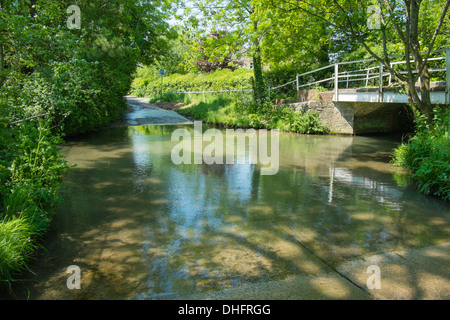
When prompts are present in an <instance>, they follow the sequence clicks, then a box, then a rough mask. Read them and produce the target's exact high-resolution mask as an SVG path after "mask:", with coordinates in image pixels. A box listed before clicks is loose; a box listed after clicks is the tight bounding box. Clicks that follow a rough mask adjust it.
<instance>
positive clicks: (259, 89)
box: [253, 46, 267, 104]
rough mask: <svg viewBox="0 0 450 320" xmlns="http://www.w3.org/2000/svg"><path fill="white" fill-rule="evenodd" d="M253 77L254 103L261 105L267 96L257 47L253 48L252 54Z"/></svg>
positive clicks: (259, 52) (259, 49)
mask: <svg viewBox="0 0 450 320" xmlns="http://www.w3.org/2000/svg"><path fill="white" fill-rule="evenodd" d="M253 75H254V77H255V90H254V92H255V101H256V103H258V104H259V103H263V102H264V101H265V100H266V99H267V94H266V87H265V85H264V78H263V74H262V62H261V48H260V47H259V46H258V47H256V48H255V53H254V54H253Z"/></svg>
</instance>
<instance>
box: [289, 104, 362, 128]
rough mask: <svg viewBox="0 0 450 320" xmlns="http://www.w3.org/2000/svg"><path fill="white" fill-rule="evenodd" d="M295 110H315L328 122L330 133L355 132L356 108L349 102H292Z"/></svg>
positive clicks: (323, 120)
mask: <svg viewBox="0 0 450 320" xmlns="http://www.w3.org/2000/svg"><path fill="white" fill-rule="evenodd" d="M291 107H292V108H295V111H297V112H299V111H301V110H303V111H308V110H314V111H316V112H318V113H319V117H320V119H321V120H322V122H324V123H325V124H326V126H327V127H328V130H329V131H330V133H338V134H354V130H353V122H354V113H355V112H354V108H353V106H352V105H351V104H348V103H334V102H331V101H330V102H319V101H306V102H297V103H292V104H291Z"/></svg>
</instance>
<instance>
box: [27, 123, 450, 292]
mask: <svg viewBox="0 0 450 320" xmlns="http://www.w3.org/2000/svg"><path fill="white" fill-rule="evenodd" d="M177 128H192V126H175V125H166V126H164V125H150V126H136V127H127V128H114V129H109V130H104V131H102V132H100V133H96V134H93V135H91V136H87V137H84V138H79V139H77V140H73V141H71V142H68V143H67V145H66V146H64V148H63V153H64V154H65V155H66V157H67V161H68V162H69V163H76V164H77V166H76V167H75V168H73V169H72V170H71V172H70V173H69V174H68V176H67V177H66V178H65V181H66V183H67V186H66V187H65V189H64V198H65V201H64V202H63V203H62V204H61V205H60V208H59V210H58V213H57V215H56V216H55V219H54V224H53V228H52V231H51V232H50V234H49V236H48V239H47V245H46V246H47V249H48V250H47V251H45V252H42V253H41V256H40V257H39V260H38V261H37V262H36V263H35V264H34V265H33V267H32V270H33V272H35V273H36V276H35V277H34V280H37V281H38V282H36V283H34V282H33V283H32V284H30V285H29V287H28V288H29V290H30V298H31V299H72V298H76V299H165V298H174V297H177V296H189V295H191V294H199V293H203V292H210V291H215V290H220V289H223V288H232V287H236V286H240V285H243V284H249V283H250V284H251V283H260V282H266V281H271V280H278V279H285V278H286V277H289V276H293V275H305V276H316V275H321V274H326V273H329V272H333V271H334V270H335V268H336V267H337V266H338V265H339V264H341V263H343V262H346V261H350V260H352V259H359V258H361V257H367V256H372V255H375V254H379V253H382V252H401V251H402V250H405V249H411V248H420V247H426V246H432V245H436V244H440V243H445V242H447V241H448V235H449V231H450V216H449V205H448V204H446V203H444V202H442V201H439V200H437V199H434V198H432V197H428V196H424V195H421V194H419V193H417V192H416V191H415V189H414V187H413V186H412V185H410V183H409V182H408V179H407V176H406V175H404V174H401V173H398V172H397V169H395V168H394V167H393V166H391V165H390V164H389V161H390V159H391V153H392V150H393V149H394V148H395V147H396V146H397V145H398V143H399V139H397V138H391V137H360V136H356V137H352V136H308V135H296V134H287V133H280V136H279V142H280V167H279V172H278V173H277V174H276V175H273V176H269V175H261V170H260V169H261V168H260V166H259V165H257V164H256V165H255V164H239V165H238V164H228V165H216V164H215V165H206V164H201V165H183V164H182V165H175V164H173V162H172V161H171V157H170V153H171V150H172V148H173V146H174V145H175V144H176V142H172V141H171V133H172V132H173V130H175V129H177ZM223 132H224V131H223ZM70 265H78V266H79V267H80V269H81V272H82V289H81V290H72V291H71V290H68V289H67V286H66V279H67V276H68V275H67V273H66V269H67V267H68V266H70ZM324 297H325V298H327V296H326V295H324ZM259 298H260V299H264V298H265V297H264V296H261V297H259Z"/></svg>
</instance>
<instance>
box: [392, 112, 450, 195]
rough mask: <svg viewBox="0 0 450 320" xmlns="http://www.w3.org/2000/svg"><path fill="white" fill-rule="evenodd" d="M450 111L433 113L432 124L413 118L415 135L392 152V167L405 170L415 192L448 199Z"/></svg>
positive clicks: (449, 184) (449, 193)
mask: <svg viewBox="0 0 450 320" xmlns="http://www.w3.org/2000/svg"><path fill="white" fill-rule="evenodd" d="M449 125H450V111H446V112H444V111H441V110H435V113H434V119H433V123H432V124H429V123H428V122H427V121H426V118H425V116H423V115H422V116H419V115H417V120H416V128H417V132H416V135H415V136H414V137H413V138H411V139H410V141H409V142H407V143H403V144H402V145H400V146H399V147H398V148H397V149H396V150H395V151H394V159H393V162H394V164H396V165H398V166H401V167H404V168H407V169H408V170H409V171H410V172H411V173H412V178H413V179H414V180H415V181H416V182H417V185H418V190H419V191H420V192H423V193H424V194H431V195H434V196H437V197H440V198H442V199H444V200H447V201H448V200H450V138H449Z"/></svg>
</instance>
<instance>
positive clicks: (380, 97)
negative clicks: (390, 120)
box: [378, 63, 383, 102]
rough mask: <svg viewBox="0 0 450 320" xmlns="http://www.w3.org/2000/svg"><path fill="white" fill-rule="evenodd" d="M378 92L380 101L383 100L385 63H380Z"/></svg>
mask: <svg viewBox="0 0 450 320" xmlns="http://www.w3.org/2000/svg"><path fill="white" fill-rule="evenodd" d="M378 90H379V93H378V102H383V64H382V63H380V87H379V89H378Z"/></svg>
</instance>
